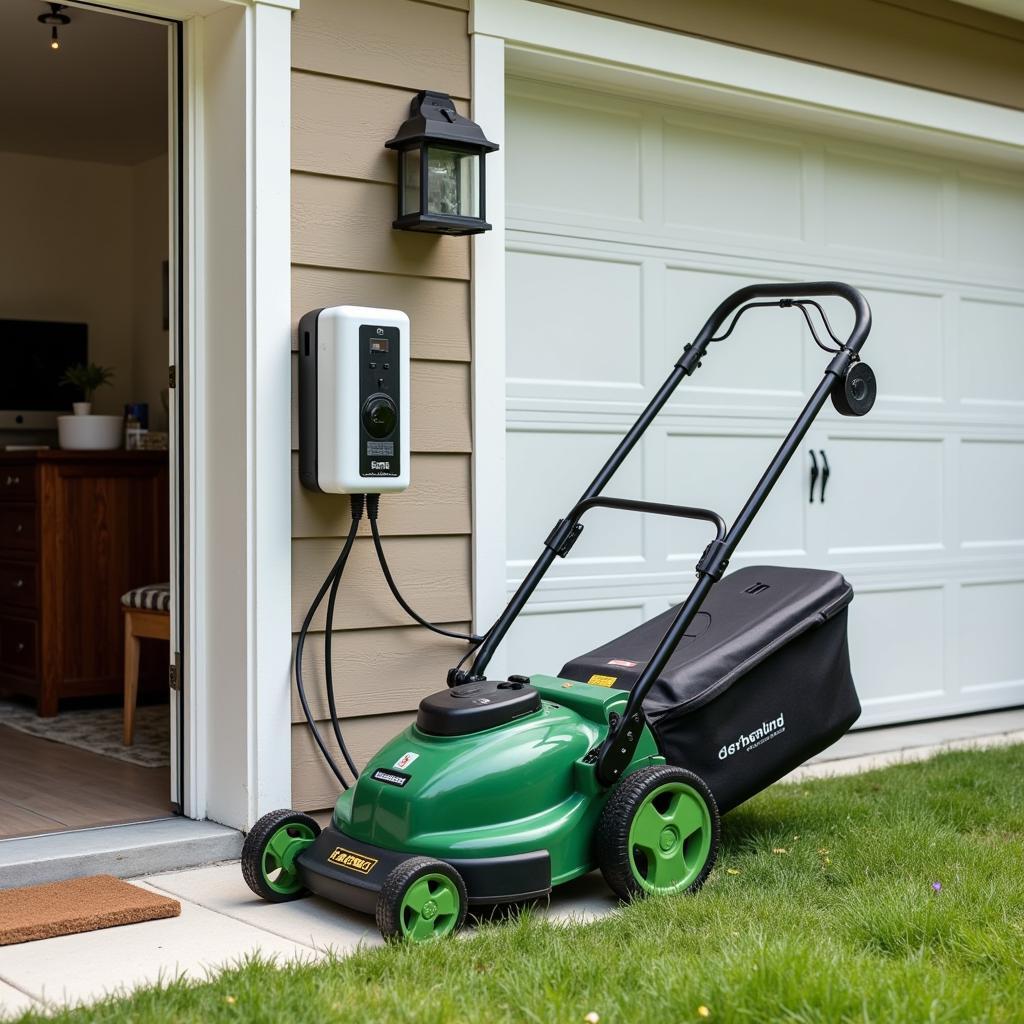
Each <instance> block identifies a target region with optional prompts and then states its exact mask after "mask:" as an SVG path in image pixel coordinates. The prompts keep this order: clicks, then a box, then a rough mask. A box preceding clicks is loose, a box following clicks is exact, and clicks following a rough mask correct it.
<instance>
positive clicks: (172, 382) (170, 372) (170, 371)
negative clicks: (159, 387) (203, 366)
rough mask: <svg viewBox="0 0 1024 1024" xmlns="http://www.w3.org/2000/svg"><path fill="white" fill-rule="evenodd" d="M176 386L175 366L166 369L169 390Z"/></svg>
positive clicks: (176, 369) (176, 373) (176, 371)
mask: <svg viewBox="0 0 1024 1024" xmlns="http://www.w3.org/2000/svg"><path fill="white" fill-rule="evenodd" d="M177 385H178V368H177V367H176V366H168V367H167V386H168V387H169V388H173V387H177Z"/></svg>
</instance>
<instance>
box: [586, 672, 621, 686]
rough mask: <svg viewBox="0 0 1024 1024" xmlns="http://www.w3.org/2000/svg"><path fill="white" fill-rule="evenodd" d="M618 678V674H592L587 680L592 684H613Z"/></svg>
mask: <svg viewBox="0 0 1024 1024" xmlns="http://www.w3.org/2000/svg"><path fill="white" fill-rule="evenodd" d="M618 678H619V677H618V676H599V675H595V676H591V677H590V678H589V679H588V680H587V682H588V683H589V684H590V685H591V686H611V685H612V684H613V683H614V682H615V680H616V679H618Z"/></svg>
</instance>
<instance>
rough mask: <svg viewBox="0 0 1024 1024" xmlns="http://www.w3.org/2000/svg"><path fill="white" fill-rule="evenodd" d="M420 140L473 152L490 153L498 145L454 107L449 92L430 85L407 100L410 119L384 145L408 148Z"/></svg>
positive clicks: (390, 147) (391, 147)
mask: <svg viewBox="0 0 1024 1024" xmlns="http://www.w3.org/2000/svg"><path fill="white" fill-rule="evenodd" d="M421 142H439V143H448V144H449V145H452V146H455V147H458V148H459V149H466V150H470V151H472V152H475V153H492V152H494V150H496V149H497V148H498V144H497V143H496V142H491V141H490V140H489V139H488V138H487V137H486V136H485V135H484V133H483V132H482V131H481V129H480V126H479V125H478V124H477V123H476V122H475V121H470V119H469V118H468V117H463V116H462V115H461V114H460V113H459V112H458V111H457V110H456V109H455V104H454V103H453V102H452V98H451V96H449V95H448V94H447V93H446V92H433V91H431V90H430V89H424V90H422V91H421V92H418V93H416V96H415V98H414V99H413V101H412V103H410V104H409V119H408V120H407V121H406V122H405V123H404V124H403V125H402V127H401V128H399V129H398V132H397V133H396V134H395V137H394V138H393V139H389V140H388V141H387V142H385V143H384V145H385V147H387V148H388V149H409V148H411V147H412V146H414V145H417V144H419V143H421Z"/></svg>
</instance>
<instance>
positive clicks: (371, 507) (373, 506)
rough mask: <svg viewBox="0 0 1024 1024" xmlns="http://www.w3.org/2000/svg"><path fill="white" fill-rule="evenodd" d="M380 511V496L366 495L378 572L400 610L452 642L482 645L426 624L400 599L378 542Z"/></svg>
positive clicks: (479, 639)
mask: <svg viewBox="0 0 1024 1024" xmlns="http://www.w3.org/2000/svg"><path fill="white" fill-rule="evenodd" d="M379 510H380V495H379V494H368V495H367V496H366V517H367V519H369V520H370V532H371V533H372V534H373V546H374V548H375V549H376V551H377V561H378V562H380V570H381V572H382V573H384V579H385V580H387V584H388V589H390V591H391V593H392V594H393V595H394V597H395V600H396V601H397V602H398V603H399V604H400V605H401V606H402V610H403V611H404V612H405V613H406V615H408V616H409V618H411V619H412V620H413V621H415V622H418V623H419V624H420V625H421V626H423V628H424V629H429V630H431V631H432V632H434V633H437V634H438V635H440V636H447V637H450V638H451V639H452V640H465V641H466V642H467V643H471V644H473V645H474V646H476V645H479V644H481V643H483V640H484V638H483V637H482V636H477V635H476V634H475V633H458V632H456V631H455V630H451V629H444V628H443V627H441V626H438V625H435V624H434V623H433V622H428V621H427V620H426V619H425V618H423V616H422V615H419V614H417V612H416V611H414V610H413V609H412V608H411V607H410V606H409V603H408V601H406V599H405V598H404V597H402V594H401V592H400V591H399V589H398V585H397V584H396V583H395V578H394V577H393V576H392V575H391V569H390V568H389V566H388V560H387V558H386V557H385V555H384V545H383V544H382V543H381V540H380V530H379V529H378V528H377V513H378V511H379Z"/></svg>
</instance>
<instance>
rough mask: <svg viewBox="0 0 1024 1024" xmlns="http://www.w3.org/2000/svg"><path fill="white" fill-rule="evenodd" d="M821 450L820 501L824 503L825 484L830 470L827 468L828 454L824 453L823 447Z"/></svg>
mask: <svg viewBox="0 0 1024 1024" xmlns="http://www.w3.org/2000/svg"><path fill="white" fill-rule="evenodd" d="M819 451H820V452H821V503H822V505H824V504H825V484H827V483H828V478H829V474H830V472H831V470H830V469H829V468H828V456H827V455H826V454H825V449H824V448H820V449H819Z"/></svg>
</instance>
